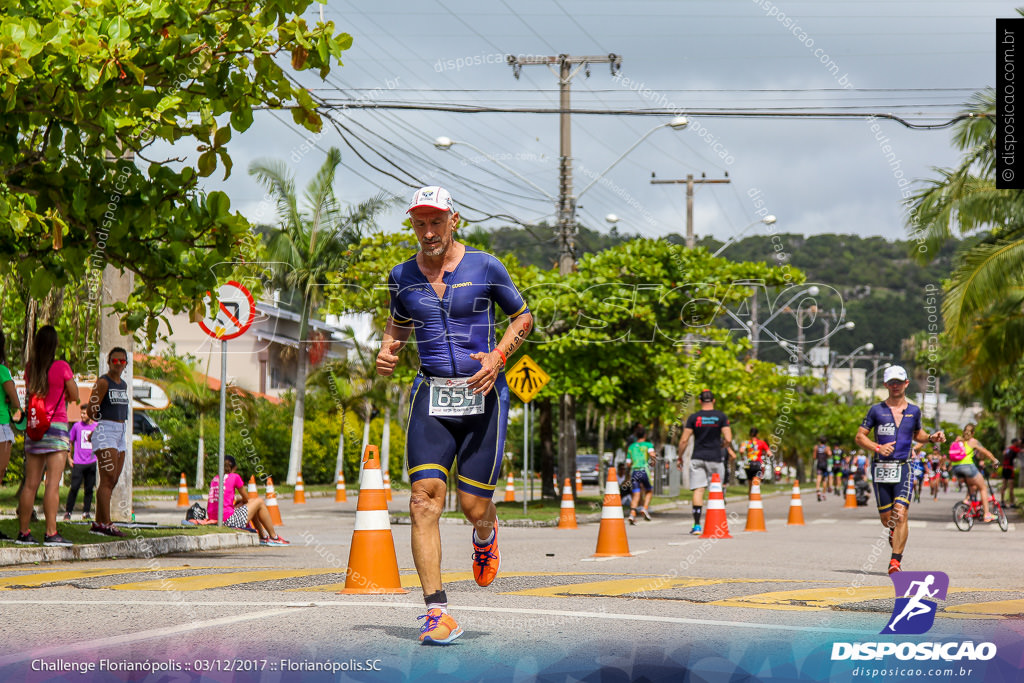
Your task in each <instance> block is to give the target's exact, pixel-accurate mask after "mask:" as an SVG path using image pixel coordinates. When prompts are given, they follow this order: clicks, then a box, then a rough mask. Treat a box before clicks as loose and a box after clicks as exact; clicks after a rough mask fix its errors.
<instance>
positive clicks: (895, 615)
mask: <svg viewBox="0 0 1024 683" xmlns="http://www.w3.org/2000/svg"><path fill="white" fill-rule="evenodd" d="M889 578H891V579H892V583H893V586H894V587H895V588H896V595H897V598H896V604H895V605H893V608H892V619H890V620H889V623H888V624H886V626H885V628H884V629H882V633H885V634H891V633H899V634H903V635H920V634H922V633H927V632H928V630H929V629H930V628H931V627H932V624H934V623H935V613H936V612H937V611H938V606H937V605H936V603H935V602H934V601H932V600H927V599H926V598H936V599H939V600H945V599H946V591H948V590H949V577H948V576H947V575H946V574H945V573H943V572H894V573H892V574H890V575H889ZM899 596H902V597H899Z"/></svg>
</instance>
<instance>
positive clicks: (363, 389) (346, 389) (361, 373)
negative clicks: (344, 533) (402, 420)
mask: <svg viewBox="0 0 1024 683" xmlns="http://www.w3.org/2000/svg"><path fill="white" fill-rule="evenodd" d="M342 334H343V335H344V336H345V337H347V338H348V340H349V342H350V344H351V346H352V349H351V351H350V352H349V354H348V356H347V357H345V358H343V359H338V360H333V361H329V362H327V363H324V364H323V365H322V366H321V367H320V368H319V369H318V370H317V372H316V373H315V374H314V376H313V377H312V378H311V381H315V382H316V383H317V384H321V385H323V384H325V383H326V384H329V385H330V390H331V392H332V397H333V398H334V400H335V402H336V403H337V405H338V410H339V413H340V422H341V435H340V436H339V443H338V464H337V467H336V469H341V468H342V466H343V464H344V460H343V451H344V440H345V436H346V435H345V429H344V428H345V412H346V411H347V410H355V411H356V412H357V413H358V414H359V416H360V417H362V418H363V441H362V447H361V448H360V451H359V452H360V454H362V453H364V452H365V451H366V445H367V444H368V443H369V442H370V421H371V420H372V419H373V412H374V406H375V405H377V406H380V405H383V406H384V413H385V415H384V417H385V420H389V419H390V417H391V395H390V393H389V391H388V390H389V388H390V387H391V386H392V384H393V382H392V381H391V378H387V377H381V376H379V375H378V374H377V354H376V351H375V349H374V348H373V347H371V346H369V345H367V344H363V343H361V342H360V341H359V340H358V339H357V338H356V333H355V330H353V329H352V328H351V327H347V328H346V329H344V330H343V331H342ZM403 360H405V362H406V363H408V360H406V359H403ZM383 455H384V454H383V453H381V458H382V463H383V466H384V468H385V469H387V462H386V461H385V460H384V458H383Z"/></svg>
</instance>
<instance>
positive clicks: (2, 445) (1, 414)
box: [0, 331, 23, 541]
mask: <svg viewBox="0 0 1024 683" xmlns="http://www.w3.org/2000/svg"><path fill="white" fill-rule="evenodd" d="M0 386H2V387H3V395H0V485H2V484H3V481H4V476H5V475H6V474H7V464H8V463H9V462H10V461H11V447H12V446H13V445H14V430H13V429H11V424H13V423H17V422H20V421H21V419H22V415H23V412H22V410H21V401H20V400H19V399H18V390H17V389H16V388H15V387H14V380H13V379H11V371H10V370H9V369H8V368H7V340H6V339H5V338H4V333H3V331H0ZM9 538H10V537H9V536H7V535H6V534H5V533H4V532H2V531H0V541H5V540H9Z"/></svg>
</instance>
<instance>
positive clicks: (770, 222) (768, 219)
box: [712, 216, 777, 256]
mask: <svg viewBox="0 0 1024 683" xmlns="http://www.w3.org/2000/svg"><path fill="white" fill-rule="evenodd" d="M776 220H777V219H776V218H775V216H765V217H764V218H762V219H761V220H757V221H754V222H753V223H751V224H750V225H748V226H746V227H745V228H743V229H742V230H740V231H739V232H738V233H736V234H735V235H734V236H733V237H730V238H729V240H728V241H727V242H726V243H725V244H723V245H722V246H721V247H719V248H718V251H716V252H715V253H714V254H712V256H718V255H719V254H721V253H722V252H723V251H725V248H726V247H728V246H729V245H730V244H732V243H733V242H735V241H737V240H738V239H739V238H740V237H742V236H743V235H744V234H745V233H746V232H747V230H749V229H750V228H752V227H754V226H755V225H757V224H758V223H764V224H765V225H774V224H775V221H776Z"/></svg>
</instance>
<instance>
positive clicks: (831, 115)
mask: <svg viewBox="0 0 1024 683" xmlns="http://www.w3.org/2000/svg"><path fill="white" fill-rule="evenodd" d="M325 107H326V108H328V109H381V110H387V109H393V110H403V111H443V112H451V113H455V114H570V115H571V114H580V115H592V116H673V115H676V114H677V113H678V112H677V111H675V110H670V109H589V108H587V109H576V108H568V109H561V108H559V109H553V108H547V107H486V106H480V105H469V104H461V105H460V104H454V105H442V104H413V103H402V104H398V103H367V102H351V103H337V102H325ZM269 108H270V107H254V109H269ZM277 108H279V109H289V108H290V107H277ZM686 113H687V114H688V115H690V116H703V117H705V118H750V119H754V118H778V119H784V118H789V119H864V118H869V117H870V118H876V119H888V120H890V121H895V122H896V123H899V124H900V125H902V126H904V127H906V128H910V129H913V130H940V129H943V128H949V127H950V126H953V125H955V124H956V123H957V122H959V121H963V120H965V119H970V118H984V117H985V116H984V115H983V114H959V115H957V116H955V117H953V118H951V119H949V120H946V121H942V122H941V123H935V124H919V123H913V122H911V121H909V120H907V119H905V118H903V117H900V116H896V115H895V114H891V113H888V112H863V113H854V112H825V111H821V112H811V111H785V112H780V111H762V110H748V111H724V110H711V111H704V110H698V111H687V112H686Z"/></svg>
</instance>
